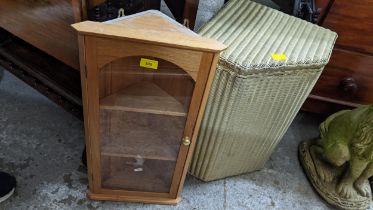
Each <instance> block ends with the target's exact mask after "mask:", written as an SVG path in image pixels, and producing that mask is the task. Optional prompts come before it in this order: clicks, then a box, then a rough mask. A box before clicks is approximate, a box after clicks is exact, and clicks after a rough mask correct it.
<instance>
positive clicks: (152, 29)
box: [72, 10, 225, 52]
mask: <svg viewBox="0 0 373 210" xmlns="http://www.w3.org/2000/svg"><path fill="white" fill-rule="evenodd" d="M72 26H73V27H74V28H75V29H76V30H77V31H78V32H79V34H84V35H91V36H96V37H107V38H113V39H122V40H129V41H136V42H141V43H152V44H155V45H161V46H168V47H175V48H181V49H191V50H197V51H204V52H219V51H222V50H224V49H225V45H223V44H221V43H220V42H218V41H216V40H214V39H209V38H204V37H201V36H199V35H197V34H195V33H194V32H193V31H191V30H189V29H187V28H186V27H184V26H183V25H181V24H179V23H178V22H176V21H174V20H173V19H171V18H169V17H168V16H166V15H164V14H163V13H161V12H159V11H156V10H148V11H145V12H141V13H138V14H136V15H131V16H126V17H122V18H118V19H115V20H112V21H108V22H103V23H99V22H92V21H84V22H81V23H76V24H73V25H72Z"/></svg>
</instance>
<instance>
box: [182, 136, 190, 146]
mask: <svg viewBox="0 0 373 210" xmlns="http://www.w3.org/2000/svg"><path fill="white" fill-rule="evenodd" d="M183 144H184V145H185V146H189V145H190V138H189V137H188V136H186V137H184V138H183Z"/></svg>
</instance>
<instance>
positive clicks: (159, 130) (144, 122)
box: [100, 110, 186, 161]
mask: <svg viewBox="0 0 373 210" xmlns="http://www.w3.org/2000/svg"><path fill="white" fill-rule="evenodd" d="M185 120H186V119H185V117H179V116H170V115H157V114H151V113H140V112H124V111H119V110H101V120H100V122H101V127H102V128H103V129H102V131H101V132H102V133H101V136H102V137H101V155H104V156H111V157H128V158H137V157H141V158H143V159H153V160H168V161H176V159H177V156H178V153H179V148H180V144H181V139H182V135H183V131H184V124H185Z"/></svg>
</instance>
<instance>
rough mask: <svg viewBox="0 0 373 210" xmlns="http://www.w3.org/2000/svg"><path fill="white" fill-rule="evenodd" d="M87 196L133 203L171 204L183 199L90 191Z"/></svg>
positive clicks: (93, 198)
mask: <svg viewBox="0 0 373 210" xmlns="http://www.w3.org/2000/svg"><path fill="white" fill-rule="evenodd" d="M87 197H88V198H89V199H91V200H98V201H127V202H131V203H150V204H169V205H176V204H178V203H179V202H180V201H181V198H180V197H177V198H175V199H174V198H161V197H148V196H147V197H142V196H126V195H108V194H99V193H92V192H91V191H88V193H87Z"/></svg>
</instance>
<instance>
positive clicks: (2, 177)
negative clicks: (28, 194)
mask: <svg viewBox="0 0 373 210" xmlns="http://www.w3.org/2000/svg"><path fill="white" fill-rule="evenodd" d="M16 183H17V182H16V178H15V177H14V176H12V175H10V174H8V173H5V172H0V200H2V199H1V198H3V197H4V196H7V195H8V194H9V193H10V192H11V191H12V190H13V189H14V188H15V187H16Z"/></svg>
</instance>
